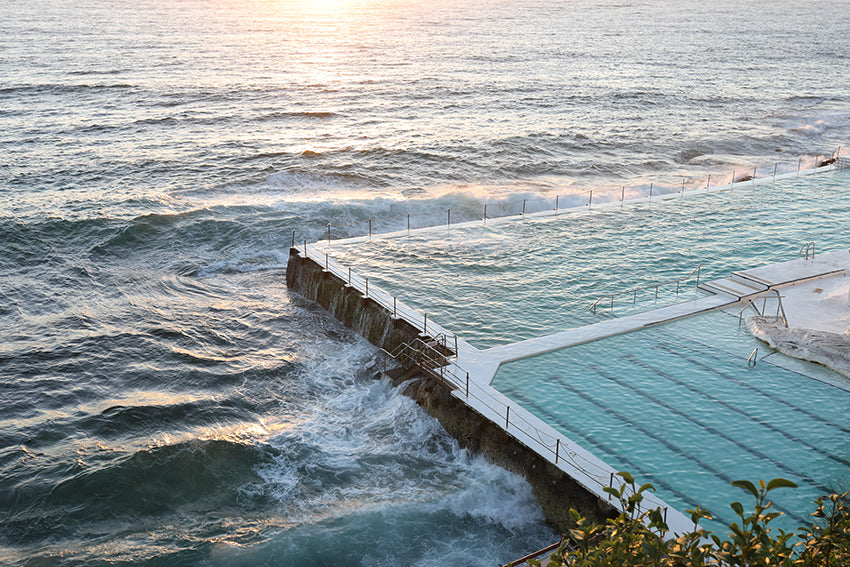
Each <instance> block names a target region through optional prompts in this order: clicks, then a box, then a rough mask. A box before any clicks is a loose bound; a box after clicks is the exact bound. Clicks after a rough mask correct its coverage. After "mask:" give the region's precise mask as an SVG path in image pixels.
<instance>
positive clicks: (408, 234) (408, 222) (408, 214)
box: [407, 213, 410, 236]
mask: <svg viewBox="0 0 850 567" xmlns="http://www.w3.org/2000/svg"><path fill="white" fill-rule="evenodd" d="M407 236H410V213H407Z"/></svg>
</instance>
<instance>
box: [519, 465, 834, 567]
mask: <svg viewBox="0 0 850 567" xmlns="http://www.w3.org/2000/svg"><path fill="white" fill-rule="evenodd" d="M618 475H619V476H620V477H621V478H622V479H623V482H622V484H621V486H620V488H606V489H605V491H606V492H608V493H609V494H611V495H612V496H613V497H615V498H617V500H618V501H619V502H620V508H621V510H622V512H621V513H620V514H619V515H618V516H617V517H616V518H613V519H610V520H608V521H607V522H606V523H605V524H599V523H594V522H591V521H589V520H588V519H587V518H584V517H582V516H581V515H580V514H579V513H578V512H576V511H575V510H570V515H571V516H572V519H573V521H574V522H575V527H574V528H573V529H571V530H570V532H569V534H567V535H568V537H567V538H565V540H564V542H563V543H562V544H561V546H560V547H559V548H558V550H557V551H556V552H555V553H553V554H552V555H551V557H550V558H549V560H548V562H547V563H542V562H541V561H539V560H530V561H529V563H530V564H532V565H536V566H538V567H541V566H543V565H545V566H546V567H561V566H569V567H602V566H617V567H619V566H625V567H631V566H634V567H638V566H640V567H643V566H647V567H649V566H653V567H704V566H712V567H727V566H728V567H733V566H735V567H761V566H764V567H768V566H769V567H815V566H817V567H850V507H848V504H847V496H848V493H844V494H841V495H839V494H831V495H829V496H824V497H821V498H818V499H817V500H816V501H815V504H816V510H815V512H814V513H813V514H812V516H813V517H814V519H815V521H814V522H813V525H812V526H807V527H801V528H799V529H798V530H796V531H791V532H785V531H784V530H781V529H774V528H773V527H772V526H771V522H773V520H775V519H776V518H777V517H779V516H781V515H782V513H781V512H775V511H774V510H773V508H772V505H771V503H770V500H769V499H768V494H769V493H770V492H771V491H773V490H776V489H779V488H794V487H796V485H795V484H794V483H793V482H791V481H789V480H785V479H783V478H775V479H773V480H771V481H770V482H768V483H767V484H765V482H764V481H759V483H758V486H756V485H755V484H753V483H752V482H750V481H747V480H736V481H734V482H732V484H733V485H734V486H736V487H738V488H740V489H742V490H744V491H745V492H747V493H749V494H750V495H751V496H752V497H753V499H754V500H755V503H754V506H753V509H752V511H746V510H745V509H744V506H743V504H741V503H740V502H732V504H730V506H731V508H732V510H733V511H734V512H735V515H736V516H737V520H736V521H734V522H732V523H731V524H730V525H729V532H728V533H727V534H726V536H727V537H725V538H721V537H720V536H718V535H716V534H713V533H711V532H709V531H707V530H704V529H702V528H700V527H699V521H700V520H702V519H711V515H710V514H709V513H708V512H707V511H705V510H703V509H701V508H697V509H696V510H688V511H687V512H688V513H689V514H690V515H691V519H692V520H693V521H694V526H695V527H694V530H693V531H691V532H689V533H686V534H682V535H679V536H677V537H672V534H670V529H669V527H668V526H667V524H666V523H665V521H664V516H663V514H662V512H661V510H660V509H650V510H644V511H641V506H640V505H641V502H643V497H644V493H645V492H646V491H647V490H654V489H653V487H652V485H651V484H644V485H642V486H639V487H638V486H636V484H635V481H634V478H632V476H631V475H630V474H629V473H627V472H621V473H618Z"/></svg>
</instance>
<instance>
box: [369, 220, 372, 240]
mask: <svg viewBox="0 0 850 567" xmlns="http://www.w3.org/2000/svg"><path fill="white" fill-rule="evenodd" d="M369 238H372V219H369Z"/></svg>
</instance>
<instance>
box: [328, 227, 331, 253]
mask: <svg viewBox="0 0 850 567" xmlns="http://www.w3.org/2000/svg"><path fill="white" fill-rule="evenodd" d="M330 247H331V223H328V248H330Z"/></svg>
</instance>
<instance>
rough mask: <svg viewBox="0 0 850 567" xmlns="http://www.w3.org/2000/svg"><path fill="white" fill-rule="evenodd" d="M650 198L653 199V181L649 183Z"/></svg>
mask: <svg viewBox="0 0 850 567" xmlns="http://www.w3.org/2000/svg"><path fill="white" fill-rule="evenodd" d="M649 200H650V201H651V200H652V183H650V184H649Z"/></svg>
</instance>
